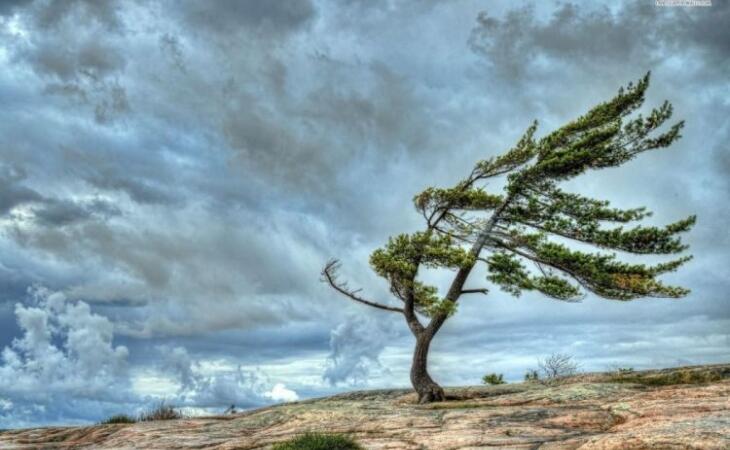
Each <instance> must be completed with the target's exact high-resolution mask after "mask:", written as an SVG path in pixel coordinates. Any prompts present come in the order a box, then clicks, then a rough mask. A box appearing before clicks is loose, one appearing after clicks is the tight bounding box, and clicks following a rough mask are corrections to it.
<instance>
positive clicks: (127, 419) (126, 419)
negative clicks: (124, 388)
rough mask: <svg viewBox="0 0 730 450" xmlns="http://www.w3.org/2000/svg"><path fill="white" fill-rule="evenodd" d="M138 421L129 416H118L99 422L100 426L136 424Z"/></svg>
mask: <svg viewBox="0 0 730 450" xmlns="http://www.w3.org/2000/svg"><path fill="white" fill-rule="evenodd" d="M136 422H137V419H135V418H134V417H132V416H129V415H127V414H116V415H114V416H111V417H107V418H106V419H104V420H102V421H101V422H99V424H100V425H111V424H114V423H136Z"/></svg>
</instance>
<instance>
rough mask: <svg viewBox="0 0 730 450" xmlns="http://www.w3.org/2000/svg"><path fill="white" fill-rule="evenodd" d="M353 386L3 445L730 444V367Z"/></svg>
mask: <svg viewBox="0 0 730 450" xmlns="http://www.w3.org/2000/svg"><path fill="white" fill-rule="evenodd" d="M447 395H448V396H449V398H454V400H449V401H447V402H444V403H436V404H431V405H424V406H421V405H416V404H414V396H413V395H412V394H409V393H407V391H403V390H392V391H370V392H356V393H351V394H343V395H339V396H335V397H330V398H326V399H320V400H312V401H305V402H298V403H290V404H285V405H279V406H275V407H270V408H264V409H260V410H257V411H251V412H247V413H243V414H238V415H233V416H225V417H207V418H198V419H181V420H172V421H162V422H144V423H137V424H131V425H99V426H90V427H81V428H79V427H76V428H39V429H31V430H11V431H5V432H2V433H0V449H18V450H20V449H23V450H28V449H49V450H50V449H59V450H60V449H64V450H69V449H120V450H124V449H130V450H131V449H148V450H154V449H217V450H233V449H237V450H244V449H266V448H270V447H271V445H272V444H274V443H276V442H281V441H284V440H287V439H289V438H291V437H292V436H295V435H297V434H299V433H302V432H305V431H326V432H334V433H347V434H350V435H352V436H354V437H355V438H356V439H357V440H358V441H359V442H360V443H361V444H362V445H363V447H365V448H367V449H380V450H386V449H409V450H410V449H412V450H417V449H437V450H449V449H483V448H490V449H494V448H505V449H508V448H509V449H537V448H539V449H540V450H551V449H582V450H588V449H604V450H608V449H612V450H614V449H718V450H719V449H730V365H716V366H704V367H691V368H681V369H667V370H662V371H650V372H636V373H629V374H622V375H617V374H588V375H582V376H578V377H573V378H571V379H568V380H564V381H563V382H561V383H559V384H553V385H544V384H540V383H523V384H511V385H501V386H493V387H472V388H454V389H448V390H447Z"/></svg>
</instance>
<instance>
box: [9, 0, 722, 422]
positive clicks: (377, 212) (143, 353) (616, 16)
mask: <svg viewBox="0 0 730 450" xmlns="http://www.w3.org/2000/svg"><path fill="white" fill-rule="evenodd" d="M729 23H730V2H727V1H725V0H712V6H710V7H659V6H655V2H654V1H653V0H641V1H634V2H629V1H624V2H614V1H611V2H605V3H601V2H595V1H594V2H580V3H567V2H551V1H545V2H542V1H541V2H532V3H529V2H526V3H519V2H514V1H486V0H481V1H477V0H453V1H449V2H437V1H415V0H414V1H406V0H369V1H362V0H350V1H342V0H337V1H335V0H298V1H278V2H261V1H256V0H219V1H216V2H203V1H192V0H190V1H186V0H179V1H172V0H169V1H166V0H155V1H144V2H142V1H114V0H99V1H93V2H91V1H85V0H69V1H66V2H50V1H46V0H3V1H1V2H0V104H1V105H2V107H0V428H12V427H26V426H36V425H50V424H83V423H91V422H96V421H99V420H101V419H103V418H104V417H107V416H109V415H111V414H116V413H128V414H134V413H137V412H139V411H142V410H144V409H145V408H149V407H150V405H154V404H156V403H158V402H160V401H162V400H164V401H167V402H168V403H170V404H174V405H176V406H179V407H182V408H185V409H186V410H187V411H190V412H192V413H195V414H206V413H215V412H221V411H223V410H224V409H226V408H227V407H229V406H230V405H232V404H233V405H236V407H237V408H239V409H245V408H253V407H258V406H263V405H267V404H271V403H275V402H281V401H290V400H295V399H304V398H310V397H316V396H323V395H329V394H332V393H336V392H343V391H350V390H354V389H370V388H378V387H408V385H409V379H408V370H409V363H410V357H411V353H410V352H411V351H412V347H413V343H414V341H413V338H412V336H411V335H410V332H409V331H408V329H407V327H406V326H405V323H404V321H403V318H402V317H400V316H398V315H397V314H393V313H389V312H384V311H379V310H375V309H371V308H367V307H365V306H362V305H358V304H354V303H350V302H348V301H347V300H346V299H344V298H341V297H339V296H338V295H337V294H336V293H335V292H333V291H332V290H330V289H328V288H327V286H325V285H324V284H323V283H321V282H320V281H319V278H320V271H321V269H322V266H323V265H324V264H325V262H326V261H327V260H328V259H330V258H332V257H337V258H339V259H340V260H341V261H342V263H343V267H342V276H343V277H345V278H347V279H348V280H349V283H350V285H351V286H353V287H361V288H363V292H364V293H366V295H367V296H369V297H372V298H376V299H379V300H381V301H384V302H390V301H393V300H392V299H389V297H388V295H389V292H388V287H387V285H386V283H385V281H384V280H382V279H380V278H378V277H377V276H376V275H375V274H374V273H373V272H372V271H371V270H370V268H369V266H368V255H369V254H370V252H371V251H372V250H374V249H376V248H377V247H379V246H381V245H383V244H384V243H385V242H387V239H388V237H389V236H391V235H394V234H398V233H403V232H414V231H417V230H419V229H421V228H422V227H423V223H422V221H421V218H420V216H419V214H418V213H416V211H415V210H414V209H413V207H412V203H411V199H412V197H413V195H414V194H416V193H418V192H420V191H421V190H423V189H424V188H426V187H427V186H450V185H452V184H453V183H454V182H456V181H458V180H459V179H461V178H463V177H464V176H466V175H467V174H468V173H469V171H470V170H471V168H472V165H473V164H474V162H475V161H477V160H480V159H485V158H488V157H490V156H495V155H498V154H500V153H501V152H503V151H505V150H506V149H508V148H510V147H511V145H512V144H514V142H515V141H516V140H517V139H519V137H520V135H521V134H522V133H523V131H524V130H525V129H526V128H527V127H528V126H529V125H530V123H531V122H532V121H533V120H534V119H537V120H538V121H539V123H540V127H539V128H538V132H537V134H538V135H544V134H546V133H548V132H550V131H551V130H553V129H555V128H556V127H559V126H560V125H561V124H563V123H565V122H567V121H569V120H572V119H574V118H576V117H577V116H579V115H581V114H582V113H584V112H585V111H586V110H587V109H588V108H590V107H591V106H593V105H594V104H596V103H599V102H601V101H604V100H607V99H609V98H611V96H612V95H614V94H615V93H616V91H617V90H618V88H619V87H620V86H622V85H626V84H627V83H628V82H630V81H636V80H638V79H639V78H640V77H642V76H643V75H644V74H645V73H646V72H647V71H649V70H651V72H652V83H651V86H650V88H649V91H648V94H647V101H646V110H648V109H649V108H651V107H652V106H658V105H659V104H661V102H663V101H664V100H665V99H667V100H669V101H671V102H672V103H673V104H674V107H675V117H676V118H678V119H685V120H686V127H685V128H684V130H683V138H682V139H681V140H680V141H679V142H677V143H675V144H674V145H672V146H671V147H670V148H668V149H663V150H661V151H655V152H650V153H647V154H643V155H641V156H640V157H638V158H637V159H635V160H633V161H631V162H630V163H628V164H626V165H624V166H622V167H620V168H617V169H608V170H604V171H600V172H591V173H589V174H587V175H584V176H581V177H579V178H577V179H575V180H572V181H571V182H569V183H567V184H566V186H565V189H567V190H572V191H575V192H580V193H582V194H584V195H590V196H594V197H596V198H601V199H606V200H610V201H611V202H612V204H613V205H615V206H617V207H622V208H630V207H637V206H642V205H644V206H648V207H649V209H651V210H653V211H654V215H653V216H652V217H651V219H649V220H648V222H649V223H652V224H663V223H669V222H673V221H676V220H678V219H681V218H684V217H686V216H688V215H690V214H697V215H698V222H697V225H696V226H695V228H694V229H693V230H692V231H691V232H690V233H688V234H687V235H686V237H685V240H686V242H687V243H689V244H690V245H691V252H692V254H693V255H694V256H695V258H694V259H693V260H692V261H691V262H690V263H688V264H687V265H686V266H685V267H683V268H682V270H680V271H679V272H677V273H674V274H671V275H669V276H667V277H666V278H665V280H666V281H667V282H673V283H677V284H680V285H683V286H686V287H689V288H690V289H692V293H691V294H690V295H689V296H687V297H686V298H683V299H680V300H667V299H640V300H636V301H633V302H628V303H626V302H615V301H607V300H602V299H599V298H596V297H594V296H590V295H589V296H588V297H587V298H585V299H584V300H583V301H582V302H581V303H562V302H556V301H553V300H549V299H546V298H542V297H540V296H539V295H531V294H524V295H522V296H521V297H519V298H514V297H511V296H509V295H508V294H506V293H504V292H501V291H500V290H499V289H498V288H497V287H495V286H490V285H489V284H488V283H487V282H486V280H485V271H484V270H483V269H480V270H477V271H475V272H474V273H473V274H472V275H471V278H470V279H469V285H470V286H473V287H483V286H487V287H489V288H490V290H491V292H490V294H489V295H488V296H470V297H468V298H465V299H464V300H463V302H462V303H461V304H460V306H459V311H458V313H457V315H456V316H454V317H453V318H452V319H450V320H449V321H448V322H447V324H446V325H445V326H444V328H443V329H442V331H441V332H440V334H439V335H438V336H437V337H436V339H435V340H434V343H433V345H432V353H431V357H430V370H431V372H432V375H433V376H434V378H436V379H437V380H438V381H440V382H441V383H442V384H444V385H466V384H477V383H479V380H480V378H481V376H482V375H484V374H485V373H488V372H497V373H504V374H505V378H506V379H507V380H510V381H519V380H520V379H521V378H522V376H523V374H524V373H525V371H526V370H527V369H529V368H532V367H535V366H536V360H537V359H538V358H541V357H544V356H547V355H549V354H551V353H554V352H561V353H567V354H570V355H573V357H574V358H575V360H576V361H577V362H578V363H579V364H580V367H581V369H582V370H584V371H596V370H607V369H610V368H611V367H618V366H621V367H633V368H636V369H640V368H650V367H666V366H675V365H686V364H705V363H718V362H728V360H730V304H729V303H728V294H727V293H728V292H729V291H730V277H729V276H728V269H727V268H728V267H730V248H729V246H730V233H729V231H728V225H727V224H728V223H730V210H728V208H727V199H728V197H729V196H730V177H729V175H730V149H729V148H728V142H730V122H728V117H729V116H730V84H729V82H728V81H729V80H728V74H729V73H730V26H728V24H729ZM488 188H489V187H488ZM495 188H496V187H495ZM652 261H653V260H652ZM448 275H449V273H446V274H443V273H441V274H435V275H433V277H434V279H435V280H436V281H437V282H440V283H441V286H442V287H443V286H445V283H446V282H448Z"/></svg>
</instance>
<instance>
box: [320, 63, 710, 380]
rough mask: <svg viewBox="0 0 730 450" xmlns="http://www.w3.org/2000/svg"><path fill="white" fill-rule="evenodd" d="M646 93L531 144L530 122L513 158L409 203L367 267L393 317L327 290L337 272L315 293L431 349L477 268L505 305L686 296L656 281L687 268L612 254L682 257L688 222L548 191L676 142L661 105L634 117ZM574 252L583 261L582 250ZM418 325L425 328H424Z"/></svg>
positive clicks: (616, 101)
mask: <svg viewBox="0 0 730 450" xmlns="http://www.w3.org/2000/svg"><path fill="white" fill-rule="evenodd" d="M648 86H649V74H647V75H646V76H645V77H643V78H642V79H641V80H639V81H638V83H636V84H633V83H630V84H629V85H628V86H627V87H626V88H622V89H620V90H619V92H618V94H617V95H616V96H615V97H614V98H613V99H611V100H609V101H607V102H605V103H601V104H599V105H598V106H596V107H594V108H593V109H592V110H590V111H589V112H588V113H586V114H585V115H584V116H582V117H580V118H578V119H577V120H575V121H573V122H570V123H568V124H567V125H565V126H563V127H562V128H560V129H558V130H556V131H554V132H552V133H550V134H548V135H546V136H544V137H542V138H539V139H538V138H536V137H535V134H536V132H537V122H534V123H533V124H532V125H530V127H529V128H528V129H527V131H526V132H525V133H524V135H523V136H522V138H521V139H520V140H519V141H518V142H517V144H516V145H515V146H514V147H513V148H511V149H510V150H508V151H507V152H506V153H504V154H503V155H501V156H497V157H493V158H489V159H486V160H483V161H479V162H477V163H476V165H475V166H474V168H473V170H472V171H471V173H470V174H469V175H468V176H467V177H466V178H465V179H463V180H461V181H459V182H458V183H456V184H455V185H454V186H453V187H451V188H435V187H429V188H427V189H426V190H424V191H423V192H421V193H420V194H418V195H416V196H415V197H414V199H413V202H414V205H415V208H416V210H417V211H418V212H419V213H420V214H421V215H422V216H423V218H424V221H425V230H424V231H420V232H417V233H413V234H401V235H398V236H395V237H392V238H390V239H389V240H388V243H387V244H386V245H385V246H384V247H383V248H380V249H377V250H375V251H374V252H373V253H372V255H371V257H370V264H371V266H372V267H373V269H374V270H375V272H376V273H377V274H378V275H380V276H381V277H383V278H384V279H386V280H387V282H388V284H389V286H390V290H391V292H392V293H393V295H394V296H395V297H396V298H397V299H398V300H399V301H400V302H401V304H402V307H393V306H388V305H386V304H383V303H377V302H372V301H370V300H365V299H364V298H362V297H360V296H359V294H358V293H359V291H353V290H350V289H349V288H348V287H347V285H346V283H341V282H339V281H338V279H337V274H336V271H337V268H338V267H339V263H338V262H337V261H331V262H330V263H328V264H327V266H326V267H325V269H324V271H323V278H324V281H326V282H328V283H329V284H330V285H331V286H332V287H333V288H335V289H336V290H338V291H339V292H341V293H343V294H345V295H347V296H348V297H350V298H351V299H353V300H355V301H358V302H361V303H366V304H368V305H370V306H375V307H378V308H381V309H386V310H390V311H395V312H399V313H403V314H404V315H405V318H406V321H407V323H408V325H409V327H410V328H411V330H412V331H413V333H414V335H415V336H416V337H417V338H418V337H419V336H421V335H422V334H425V335H429V336H430V337H433V335H434V334H435V333H436V332H437V331H438V329H439V328H440V326H441V325H442V324H443V322H444V321H445V320H446V319H447V318H448V317H449V316H450V315H451V314H453V313H454V311H455V310H456V304H457V301H458V300H459V297H460V296H461V295H463V294H470V293H484V294H486V293H487V289H486V288H482V289H464V284H465V283H466V281H467V278H468V276H469V274H470V273H471V271H472V269H473V268H474V267H475V266H476V265H477V264H485V266H486V269H487V279H488V280H489V281H490V282H491V283H493V284H494V285H496V286H499V287H500V288H501V289H502V290H503V291H505V292H507V293H509V294H512V295H515V296H519V295H520V294H521V293H522V292H524V291H537V292H540V293H542V294H544V295H546V296H548V297H550V298H554V299H557V300H564V301H577V300H580V299H581V298H582V297H583V296H584V295H585V294H586V293H588V292H590V293H593V294H596V295H597V296H599V297H602V298H606V299H614V300H632V299H635V298H640V297H670V298H676V297H681V296H684V295H686V294H687V293H688V292H689V290H688V289H685V288H683V287H679V286H669V285H666V284H664V283H662V282H661V281H660V280H659V279H658V277H659V276H660V275H662V274H664V273H667V272H670V271H674V270H676V269H677V268H678V267H679V266H680V265H682V264H683V263H685V262H687V261H688V260H689V259H690V258H691V257H690V256H682V257H679V258H676V259H673V260H670V261H669V262H665V263H662V264H656V265H648V264H637V263H629V262H623V261H622V260H621V258H620V254H626V253H630V254H640V255H668V254H677V253H680V252H683V251H685V250H686V249H687V246H686V245H685V244H683V243H682V241H681V239H680V234H681V233H684V232H686V231H688V230H689V229H690V228H691V227H692V226H693V225H694V223H695V219H696V218H695V216H690V217H687V218H685V219H682V220H679V221H677V222H674V223H671V224H669V225H667V226H663V227H655V226H644V225H633V226H631V225H628V224H629V223H631V222H638V221H641V220H642V219H645V218H647V217H649V216H650V215H651V212H649V211H648V210H646V209H645V208H643V207H641V208H634V209H619V208H614V207H612V206H611V205H610V204H609V202H608V201H604V200H596V199H593V198H588V197H584V196H582V195H580V194H576V193H571V192H566V191H564V190H562V189H561V187H560V183H561V182H563V181H566V180H569V179H571V178H574V177H577V176H579V175H582V174H584V173H586V172H588V171H590V170H599V169H604V168H609V167H617V166H620V165H621V164H624V163H625V162H627V161H629V160H631V159H632V158H634V157H635V156H637V155H639V154H640V153H643V152H646V151H649V150H655V149H661V148H665V147H668V146H669V145H671V144H672V143H673V142H674V141H676V140H677V139H679V137H680V130H681V129H682V126H683V122H681V121H680V122H677V123H675V124H672V125H669V126H664V125H665V124H666V123H667V121H668V120H669V119H670V117H671V116H672V106H671V104H669V103H668V102H665V103H664V104H662V105H661V106H660V107H658V108H656V109H654V110H652V111H651V112H650V113H649V114H648V116H646V117H644V116H642V115H641V114H634V113H635V112H636V110H637V109H638V108H639V107H640V106H641V105H642V103H643V102H644V94H645V92H646V89H647V88H648ZM496 177H502V179H503V180H504V188H503V189H502V190H501V192H489V191H487V190H486V186H485V185H486V182H487V181H489V180H490V179H494V178H496ZM505 177H506V178H505ZM571 242H574V243H575V244H571ZM586 246H589V247H591V246H592V247H594V248H595V250H594V251H590V250H584V249H585V247H586ZM422 268H447V269H452V270H454V271H456V274H455V276H454V279H453V281H452V283H451V286H450V287H449V289H448V291H446V292H444V293H439V291H438V289H437V288H436V287H435V286H430V285H426V284H424V283H423V282H421V281H419V280H418V275H419V270H420V269H422ZM423 319H430V321H429V322H428V323H427V324H424V323H422V320H423ZM414 364H415V363H414ZM414 385H415V382H414ZM417 390H418V388H417Z"/></svg>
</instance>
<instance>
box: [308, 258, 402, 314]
mask: <svg viewBox="0 0 730 450" xmlns="http://www.w3.org/2000/svg"><path fill="white" fill-rule="evenodd" d="M339 266H340V262H339V261H338V260H336V259H333V260H330V261H329V262H328V263H327V265H325V266H324V269H322V281H324V282H326V283H327V284H329V285H330V286H331V287H332V288H333V289H334V290H336V291H337V292H339V293H341V294H343V295H345V296H347V297H348V298H350V299H351V300H354V301H356V302H358V303H362V304H364V305H368V306H372V307H373V308H378V309H382V310H385V311H392V312H397V313H401V314H403V313H404V311H403V310H402V309H401V308H396V307H394V306H388V305H383V304H382V303H377V302H373V301H370V300H366V299H364V298H362V297H360V296H359V295H357V293H358V292H359V290H351V289H349V288H348V287H347V283H341V282H338V281H337V269H338V268H339Z"/></svg>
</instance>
